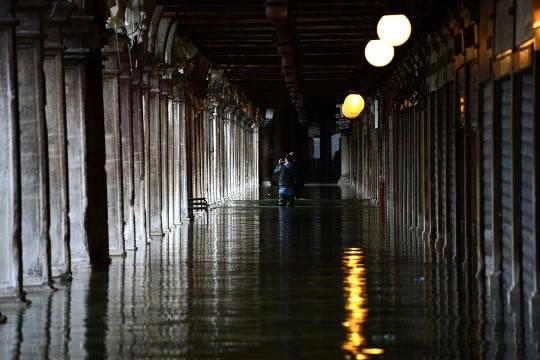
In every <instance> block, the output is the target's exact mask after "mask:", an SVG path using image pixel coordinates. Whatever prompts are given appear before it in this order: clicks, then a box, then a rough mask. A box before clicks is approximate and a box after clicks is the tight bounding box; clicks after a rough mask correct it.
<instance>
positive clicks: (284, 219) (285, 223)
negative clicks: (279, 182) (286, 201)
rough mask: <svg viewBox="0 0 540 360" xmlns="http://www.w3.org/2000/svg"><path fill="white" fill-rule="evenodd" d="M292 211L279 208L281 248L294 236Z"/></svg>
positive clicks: (287, 208)
mask: <svg viewBox="0 0 540 360" xmlns="http://www.w3.org/2000/svg"><path fill="white" fill-rule="evenodd" d="M293 211H294V210H293V209H292V208H290V207H279V240H280V243H281V245H282V246H283V244H284V242H286V241H290V240H292V239H293V236H294V234H293V231H294V226H293V222H294V218H293Z"/></svg>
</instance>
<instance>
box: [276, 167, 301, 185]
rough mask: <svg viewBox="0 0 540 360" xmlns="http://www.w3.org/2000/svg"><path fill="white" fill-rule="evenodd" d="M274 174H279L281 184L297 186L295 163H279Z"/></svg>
mask: <svg viewBox="0 0 540 360" xmlns="http://www.w3.org/2000/svg"><path fill="white" fill-rule="evenodd" d="M274 174H279V186H290V187H293V188H294V187H295V186H296V176H297V174H296V167H295V166H294V164H293V163H287V164H279V165H278V166H276V168H275V170H274Z"/></svg>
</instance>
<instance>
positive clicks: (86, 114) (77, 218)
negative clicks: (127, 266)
mask: <svg viewBox="0 0 540 360" xmlns="http://www.w3.org/2000/svg"><path fill="white" fill-rule="evenodd" d="M92 21H93V20H92V17H90V16H86V15H84V14H77V15H72V16H71V18H70V22H69V23H68V26H66V27H64V35H65V37H64V43H65V44H66V45H67V49H66V51H65V53H64V76H65V84H66V89H65V90H66V91H65V94H66V121H67V139H68V145H67V159H68V171H69V175H68V182H69V234H70V244H71V263H72V266H75V264H77V263H85V264H88V263H89V262H92V263H93V264H105V263H108V262H109V238H108V232H107V231H104V229H107V185H106V174H105V167H104V165H105V130H104V124H103V96H102V93H101V92H100V91H97V90H96V89H101V88H102V86H103V84H102V79H101V69H102V65H101V61H102V59H101V52H100V51H99V50H98V49H92V48H90V47H89V46H87V44H86V42H85V39H86V38H87V36H88V34H89V32H90V29H91V25H92ZM88 74H91V75H88ZM90 180H91V186H90Z"/></svg>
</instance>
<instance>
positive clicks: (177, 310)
mask: <svg viewBox="0 0 540 360" xmlns="http://www.w3.org/2000/svg"><path fill="white" fill-rule="evenodd" d="M307 191H308V196H307V197H308V198H309V199H310V200H302V201H300V202H299V203H298V206H297V207H296V208H294V209H288V208H284V209H280V208H277V207H276V206H274V203H275V200H271V198H273V197H275V195H276V194H275V189H269V188H262V189H261V190H260V193H259V194H257V193H255V192H252V193H251V194H249V195H247V196H246V197H245V199H243V200H237V201H231V202H228V203H227V204H225V205H223V206H221V207H219V208H217V209H215V210H214V211H211V212H210V215H209V217H208V220H207V218H206V217H205V216H201V217H198V218H197V219H196V220H195V221H194V222H193V223H192V224H190V225H186V226H184V227H182V228H179V229H177V231H176V232H173V233H170V234H169V235H168V236H167V237H166V238H165V239H163V241H161V242H160V241H155V242H153V243H152V244H151V245H149V246H148V247H147V248H146V249H145V248H144V247H142V248H140V249H139V251H137V252H132V251H130V252H128V256H127V257H126V258H125V259H122V258H120V257H115V258H113V263H112V265H111V267H110V269H109V271H108V272H90V271H89V270H78V271H76V272H75V274H74V277H73V282H72V283H71V285H66V286H65V287H64V286H62V284H60V285H59V290H58V291H57V292H40V293H31V294H29V298H30V299H31V300H32V305H31V306H29V307H26V306H23V305H20V304H2V309H3V311H4V312H5V313H6V315H7V316H8V319H9V321H8V324H6V325H4V326H2V327H0V358H2V359H29V358H38V357H39V358H43V359H47V358H50V359H62V358H82V357H87V358H90V359H104V358H107V357H108V358H118V359H120V358H124V359H135V358H149V357H153V358H160V359H165V358H190V359H214V358H218V359H255V358H257V359H343V358H345V359H355V358H356V359H364V358H373V359H377V358H386V359H394V358H410V359H419V358H426V359H427V358H473V359H479V358H495V357H499V358H500V357H504V358H517V357H516V356H522V355H524V354H525V352H529V357H530V358H533V357H534V355H533V354H532V351H533V350H532V349H533V348H532V346H529V344H527V335H526V334H524V335H523V338H522V337H521V336H518V335H516V334H521V333H522V332H521V331H517V330H516V329H517V328H515V329H508V328H507V329H503V328H501V327H496V326H495V325H496V322H494V321H493V319H494V317H493V315H492V312H491V310H490V309H491V308H490V307H489V306H487V305H486V306H484V303H485V299H484V294H483V293H481V292H478V289H482V288H483V287H482V286H480V285H481V284H478V283H476V281H475V280H474V279H471V278H465V277H462V275H461V274H460V270H459V267H455V266H448V267H446V266H445V265H444V264H442V265H437V266H434V265H429V264H425V262H424V261H423V259H422V255H421V250H420V249H416V248H413V247H410V248H407V247H405V248H402V249H392V248H390V247H388V246H387V242H386V241H385V240H384V239H381V238H379V235H378V233H379V231H378V227H377V224H376V222H377V210H376V208H374V207H373V206H370V204H369V203H368V202H366V201H363V200H358V199H353V198H351V197H350V191H349V190H348V188H345V187H341V188H340V187H337V186H310V187H308V188H307ZM458 284H459V286H458ZM486 303H489V302H486ZM510 323H511V322H510ZM514 324H517V326H519V324H518V323H517V322H514ZM495 329H498V330H497V331H495ZM520 351H522V352H520ZM381 353H382V355H381Z"/></svg>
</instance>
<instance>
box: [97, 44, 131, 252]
mask: <svg viewBox="0 0 540 360" xmlns="http://www.w3.org/2000/svg"><path fill="white" fill-rule="evenodd" d="M117 50H118V43H117V41H116V39H115V38H114V37H113V39H111V45H105V47H104V48H103V55H104V56H105V57H106V60H105V62H104V66H105V68H104V69H103V108H104V109H105V112H104V123H105V151H106V162H105V171H106V172H107V215H108V223H109V226H108V229H109V253H110V255H120V256H124V255H125V251H126V244H125V239H124V211H123V205H124V200H123V186H122V185H123V174H122V170H123V169H122V130H121V124H120V121H121V118H120V117H121V115H120V79H119V75H120V69H119V64H118V52H117Z"/></svg>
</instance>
